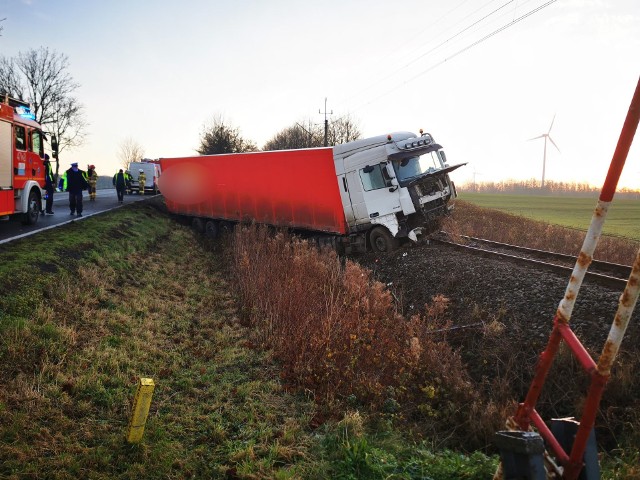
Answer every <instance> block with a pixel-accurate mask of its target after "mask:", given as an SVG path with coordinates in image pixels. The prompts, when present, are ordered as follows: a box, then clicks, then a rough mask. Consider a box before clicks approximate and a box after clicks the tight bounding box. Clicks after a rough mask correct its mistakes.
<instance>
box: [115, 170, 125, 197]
mask: <svg viewBox="0 0 640 480" xmlns="http://www.w3.org/2000/svg"><path fill="white" fill-rule="evenodd" d="M113 185H114V187H116V193H117V194H118V202H120V203H122V202H123V201H124V191H125V189H126V188H127V182H126V177H125V173H124V172H123V171H122V169H120V171H119V172H118V173H116V174H115V175H114V176H113Z"/></svg>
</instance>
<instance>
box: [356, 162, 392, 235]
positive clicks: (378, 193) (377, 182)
mask: <svg viewBox="0 0 640 480" xmlns="http://www.w3.org/2000/svg"><path fill="white" fill-rule="evenodd" d="M350 180H351V181H350V185H352V189H353V188H354V187H355V185H357V187H359V189H361V192H362V193H361V195H359V200H361V202H359V203H358V204H355V203H354V204H353V210H354V213H355V215H356V223H357V224H364V223H370V222H371V221H372V220H373V219H375V218H378V217H384V216H385V215H390V214H395V213H396V212H400V211H402V206H401V205H400V193H399V189H398V184H397V182H396V181H395V178H392V177H391V176H390V175H389V172H388V170H387V163H386V162H383V163H378V164H374V165H366V166H365V167H363V168H360V169H358V170H356V171H353V172H350ZM351 197H352V200H353V198H354V194H353V191H352V194H351Z"/></svg>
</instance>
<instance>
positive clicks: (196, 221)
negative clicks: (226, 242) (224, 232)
mask: <svg viewBox="0 0 640 480" xmlns="http://www.w3.org/2000/svg"><path fill="white" fill-rule="evenodd" d="M191 226H192V227H193V229H194V230H195V231H196V232H198V233H204V221H203V220H202V219H201V218H198V217H194V218H193V220H191Z"/></svg>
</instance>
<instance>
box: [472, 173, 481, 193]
mask: <svg viewBox="0 0 640 480" xmlns="http://www.w3.org/2000/svg"><path fill="white" fill-rule="evenodd" d="M476 175H482V173H480V172H476V169H475V168H474V169H473V191H474V192H477V191H478V190H477V188H478V187H477V186H476Z"/></svg>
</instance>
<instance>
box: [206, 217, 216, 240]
mask: <svg viewBox="0 0 640 480" xmlns="http://www.w3.org/2000/svg"><path fill="white" fill-rule="evenodd" d="M218 233H219V229H218V224H217V222H215V221H214V220H207V222H206V223H205V224H204V234H205V235H206V236H207V237H208V238H210V239H212V240H214V239H216V238H218Z"/></svg>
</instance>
